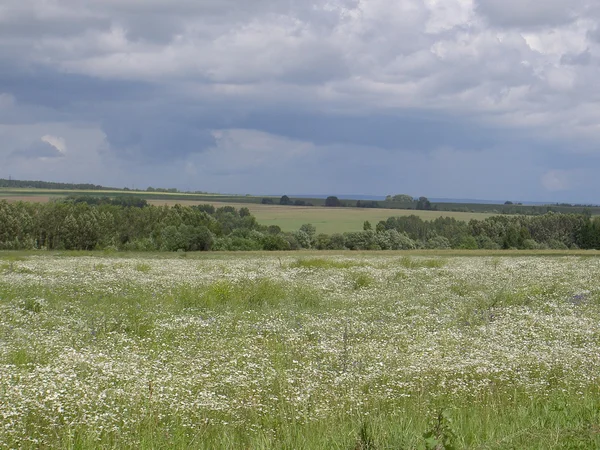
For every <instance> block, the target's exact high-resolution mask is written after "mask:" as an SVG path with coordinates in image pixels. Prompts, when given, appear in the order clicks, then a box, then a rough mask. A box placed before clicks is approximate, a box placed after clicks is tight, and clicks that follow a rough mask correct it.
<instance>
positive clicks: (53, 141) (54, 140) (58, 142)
mask: <svg viewBox="0 0 600 450" xmlns="http://www.w3.org/2000/svg"><path fill="white" fill-rule="evenodd" d="M42 141H43V142H46V143H47V144H50V145H51V146H52V147H54V148H55V149H56V150H58V151H59V152H60V153H62V154H63V155H64V154H66V153H67V143H66V142H65V140H64V138H61V137H60V136H52V135H51V134H46V135H44V136H42Z"/></svg>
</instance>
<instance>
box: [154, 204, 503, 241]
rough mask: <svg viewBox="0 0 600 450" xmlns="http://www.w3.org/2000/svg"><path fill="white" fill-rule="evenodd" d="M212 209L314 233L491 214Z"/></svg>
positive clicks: (256, 207)
mask: <svg viewBox="0 0 600 450" xmlns="http://www.w3.org/2000/svg"><path fill="white" fill-rule="evenodd" d="M148 203H150V204H152V205H159V206H160V205H169V206H173V205H174V204H175V203H179V204H181V205H184V206H189V205H199V204H202V202H198V201H164V200H149V201H148ZM208 203H210V204H212V205H214V206H215V207H217V208H219V207H222V206H233V207H235V208H244V207H245V208H248V209H249V210H250V213H252V215H253V216H254V217H256V220H257V221H258V223H260V224H261V225H267V226H269V225H278V226H279V227H281V229H282V230H283V231H296V230H298V229H300V227H301V226H302V225H303V224H305V223H310V224H313V225H314V226H315V227H316V229H317V233H325V234H333V233H345V232H348V231H360V230H362V229H363V225H364V222H365V221H366V220H368V221H369V222H370V223H371V225H372V226H373V227H375V225H377V223H378V222H379V221H380V220H386V219H387V218H388V217H401V216H410V215H416V216H419V217H421V218H422V219H423V220H435V219H437V218H438V217H454V218H456V219H457V220H464V221H467V222H468V221H469V220H471V219H477V220H483V219H486V218H487V217H492V216H494V215H495V214H491V213H467V212H453V211H417V210H414V209H384V208H348V207H345V208H326V207H323V206H287V205H285V206H284V205H261V204H256V203H233V202H215V201H210V202H208Z"/></svg>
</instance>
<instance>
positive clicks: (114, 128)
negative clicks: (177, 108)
mask: <svg viewBox="0 0 600 450" xmlns="http://www.w3.org/2000/svg"><path fill="white" fill-rule="evenodd" d="M102 129H103V131H104V132H105V133H106V138H107V141H108V143H109V145H110V148H111V151H112V152H113V153H114V154H115V155H116V156H118V157H120V158H123V159H131V160H135V161H139V162H141V163H150V164H152V163H155V162H156V161H173V160H176V159H181V158H184V157H185V156H187V155H189V154H194V153H201V152H203V151H204V150H206V149H207V148H208V147H211V146H214V144H215V139H214V137H213V135H212V134H211V132H210V130H207V129H205V128H204V127H203V126H202V125H194V124H193V123H189V122H187V121H178V120H177V119H173V118H170V117H167V116H166V115H165V116H162V117H161V116H154V117H144V116H139V117H135V118H129V119H128V120H125V118H124V117H115V118H111V119H107V120H105V121H104V122H103V124H102Z"/></svg>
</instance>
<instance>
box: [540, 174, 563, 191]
mask: <svg viewBox="0 0 600 450" xmlns="http://www.w3.org/2000/svg"><path fill="white" fill-rule="evenodd" d="M541 183H542V186H544V188H545V189H547V190H548V191H551V192H553V191H565V190H568V189H569V188H570V181H569V174H568V172H566V171H564V170H549V171H548V172H546V173H545V174H544V175H542V178H541Z"/></svg>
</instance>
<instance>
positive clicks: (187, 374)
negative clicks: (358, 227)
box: [0, 252, 600, 450]
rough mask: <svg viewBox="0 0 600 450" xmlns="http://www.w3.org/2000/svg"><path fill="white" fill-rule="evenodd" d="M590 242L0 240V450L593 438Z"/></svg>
mask: <svg viewBox="0 0 600 450" xmlns="http://www.w3.org/2000/svg"><path fill="white" fill-rule="evenodd" d="M578 254H579V253H571V254H569V253H560V255H564V256H566V257H563V256H556V254H545V255H544V254H539V253H531V254H530V255H529V256H523V255H522V254H517V255H514V254H511V253H504V254H501V255H508V256H494V254H493V253H490V254H485V253H481V252H471V253H459V254H457V255H453V254H451V253H450V252H438V253H434V252H411V253H408V254H407V253H401V252H389V253H384V252H373V253H367V252H341V253H337V254H334V253H327V252H325V253H316V252H315V253H308V252H307V253H303V254H302V255H301V256H299V254H298V253H281V254H277V255H273V254H267V253H242V254H235V255H232V254H191V255H190V256H189V257H188V258H186V259H181V258H179V257H178V256H177V255H170V256H168V255H146V254H145V255H131V254H118V255H110V256H109V255H104V254H102V253H97V254H93V253H92V254H90V253H89V252H85V253H81V254H76V253H63V254H62V255H61V256H56V255H51V254H50V255H49V254H47V253H43V254H42V253H38V254H31V253H14V252H12V253H9V252H7V253H0V259H2V260H3V261H5V262H13V264H14V265H18V266H19V267H21V268H22V269H26V270H21V271H17V270H13V271H10V272H6V273H3V274H2V276H1V277H0V417H2V427H0V448H4V447H7V448H26V449H27V448H31V449H33V448H65V449H71V448H80V449H95V448H107V449H112V448H115V449H116V448H119V449H121V448H125V449H134V448H135V449H138V448H141V449H146V448H147V449H162V448H164V449H167V448H169V449H170V448H178V449H185V448H203V449H215V448H216V449H220V448H225V449H228V448H232V449H233V448H253V449H254V448H257V449H279V448H302V449H349V450H350V449H387V448H406V449H413V448H419V449H426V448H430V449H434V448H459V449H462V448H465V449H471V448H481V449H484V448H485V449H488V448H493V449H503V448H506V449H514V448H532V449H547V448H582V449H583V448H585V449H587V448H598V447H600V392H599V388H598V386H600V375H599V374H600V362H599V361H598V358H595V357H594V355H595V354H596V350H597V348H598V345H600V327H599V326H598V323H600V302H598V298H600V282H599V281H598V277H597V273H598V270H600V259H598V258H597V257H593V258H588V257H574V256H573V255H578ZM473 255H476V256H473ZM142 274H143V276H142ZM400 275H401V276H400Z"/></svg>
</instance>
